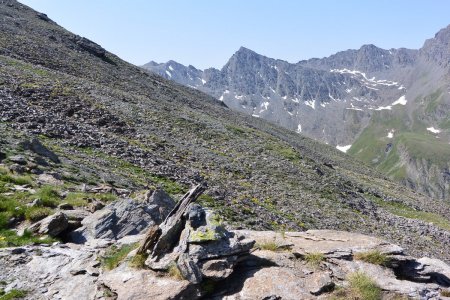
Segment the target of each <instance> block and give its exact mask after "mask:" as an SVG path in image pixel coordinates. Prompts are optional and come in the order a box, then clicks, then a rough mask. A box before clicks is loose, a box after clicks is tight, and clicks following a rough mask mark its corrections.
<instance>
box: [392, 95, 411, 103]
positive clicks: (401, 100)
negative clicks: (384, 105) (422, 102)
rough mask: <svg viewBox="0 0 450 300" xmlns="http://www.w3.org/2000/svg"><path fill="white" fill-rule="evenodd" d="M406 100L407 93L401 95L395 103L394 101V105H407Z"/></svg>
mask: <svg viewBox="0 0 450 300" xmlns="http://www.w3.org/2000/svg"><path fill="white" fill-rule="evenodd" d="M406 102H408V101H407V100H406V98H405V95H403V96H401V97H400V98H398V100H397V101H395V102H394V103H392V105H397V104H400V105H406Z"/></svg>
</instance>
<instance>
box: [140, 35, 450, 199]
mask: <svg viewBox="0 0 450 300" xmlns="http://www.w3.org/2000/svg"><path fill="white" fill-rule="evenodd" d="M449 32H450V27H448V28H445V29H442V30H441V31H440V32H439V33H437V34H436V36H435V38H433V39H430V40H428V41H426V42H425V44H424V46H423V47H422V48H421V49H419V50H410V49H404V48H401V49H390V50H384V49H380V48H378V47H376V46H374V45H364V46H362V47H361V48H360V49H358V50H347V51H342V52H339V53H337V54H335V55H332V56H330V57H326V58H322V59H318V58H314V59H310V60H305V61H300V62H298V63H288V62H286V61H282V60H276V59H271V58H268V57H265V56H262V55H259V54H257V53H255V52H253V51H251V50H249V49H246V48H243V47H242V48H240V49H239V50H238V51H237V52H236V53H235V54H234V55H233V56H232V57H231V58H230V60H229V61H228V62H227V63H226V64H225V66H224V67H223V68H222V69H221V70H217V69H207V70H204V71H202V70H198V69H196V68H194V67H192V66H189V67H185V66H183V65H180V64H178V63H176V62H174V61H169V62H167V63H163V64H157V63H154V62H152V63H149V64H146V65H144V66H143V68H145V69H147V70H150V71H152V72H155V73H157V74H159V75H161V76H163V77H165V78H167V79H171V80H174V81H176V82H178V83H181V84H184V85H187V86H190V87H193V88H196V89H199V90H201V91H204V92H206V93H208V94H210V95H212V96H214V97H216V98H217V99H219V100H221V101H223V102H224V103H225V104H227V106H229V107H230V108H232V109H235V110H238V111H241V112H245V113H247V114H249V115H252V116H254V117H257V118H264V119H266V120H269V121H271V122H273V123H276V124H279V125H282V126H284V127H286V128H288V129H291V130H293V131H296V132H298V133H302V134H305V135H307V136H309V137H311V138H314V139H316V140H319V141H321V142H324V143H327V144H330V145H333V146H334V147H337V148H338V149H340V150H341V151H344V152H347V151H349V152H348V153H350V154H352V155H354V156H356V157H357V158H359V159H361V160H363V161H365V162H366V163H368V164H369V165H372V166H374V167H376V168H378V169H379V170H380V171H382V172H384V173H385V174H387V175H388V176H390V177H391V178H393V179H396V180H399V181H400V182H403V183H404V184H406V185H408V186H409V187H411V188H413V189H415V190H417V191H420V192H422V193H425V194H427V195H429V196H431V197H433V198H435V199H448V198H449V195H450V194H449V193H450V192H449V189H448V182H447V180H448V179H447V177H448V176H447V175H446V174H447V173H446V172H447V170H448V168H449V165H448V162H447V160H446V159H445V158H444V157H445V156H444V155H446V154H448V153H449V152H448V151H449V150H447V149H448V142H449V137H448V134H447V131H448V124H447V123H448V118H447V115H448V103H449V101H450V96H449V95H448V94H449V93H448V90H449V88H448V86H449V78H448V72H449V69H448V67H449V65H448V60H449V57H450V56H449V52H448V51H449V50H448V49H449V46H448V45H449V41H450V39H449ZM394 132H395V134H394ZM417 139H420V140H421V141H422V142H420V143H418V142H417ZM425 144H427V145H428V147H427V151H424V149H423V145H425ZM423 152H427V153H425V155H423V156H420V155H417V154H423ZM443 152H444V153H443Z"/></svg>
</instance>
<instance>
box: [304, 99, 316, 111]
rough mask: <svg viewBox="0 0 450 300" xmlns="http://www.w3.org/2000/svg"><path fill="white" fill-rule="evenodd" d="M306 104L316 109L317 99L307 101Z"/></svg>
mask: <svg viewBox="0 0 450 300" xmlns="http://www.w3.org/2000/svg"><path fill="white" fill-rule="evenodd" d="M305 104H306V105H308V106H310V107H311V108H312V109H316V100H315V99H314V100H308V101H305Z"/></svg>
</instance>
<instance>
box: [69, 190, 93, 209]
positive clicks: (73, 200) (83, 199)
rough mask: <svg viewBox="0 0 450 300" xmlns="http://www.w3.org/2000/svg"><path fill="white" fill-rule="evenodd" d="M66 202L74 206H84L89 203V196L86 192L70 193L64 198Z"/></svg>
mask: <svg viewBox="0 0 450 300" xmlns="http://www.w3.org/2000/svg"><path fill="white" fill-rule="evenodd" d="M64 202H66V203H67V204H70V205H72V206H74V207H83V206H86V205H88V203H89V202H88V196H87V195H86V193H78V192H71V193H68V194H67V196H66V198H64Z"/></svg>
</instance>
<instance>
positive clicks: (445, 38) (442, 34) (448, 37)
mask: <svg viewBox="0 0 450 300" xmlns="http://www.w3.org/2000/svg"><path fill="white" fill-rule="evenodd" d="M434 38H435V39H437V40H439V41H440V42H441V43H445V44H448V43H449V42H450V25H448V26H447V27H445V28H442V29H441V30H439V31H438V32H437V33H436V34H435V35H434Z"/></svg>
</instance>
